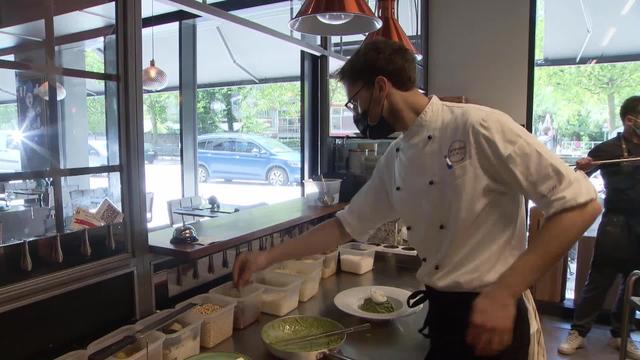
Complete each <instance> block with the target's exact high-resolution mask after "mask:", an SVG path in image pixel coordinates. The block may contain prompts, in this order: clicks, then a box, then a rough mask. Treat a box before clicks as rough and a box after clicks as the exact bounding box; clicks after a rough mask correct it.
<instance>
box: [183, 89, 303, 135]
mask: <svg viewBox="0 0 640 360" xmlns="http://www.w3.org/2000/svg"><path fill="white" fill-rule="evenodd" d="M196 109H197V114H196V117H197V126H198V133H199V134H206V133H211V132H219V131H223V127H222V126H221V124H225V123H226V128H227V129H228V130H229V131H241V132H245V133H255V134H263V133H265V132H266V131H267V130H268V129H269V128H270V126H271V124H270V122H271V120H272V117H274V116H278V117H279V118H300V83H299V82H290V83H274V84H258V85H250V86H238V87H224V88H211V89H200V90H198V96H197V102H196ZM236 123H241V124H242V127H241V128H240V129H237V128H236Z"/></svg>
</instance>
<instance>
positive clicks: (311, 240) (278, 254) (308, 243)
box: [267, 218, 351, 264]
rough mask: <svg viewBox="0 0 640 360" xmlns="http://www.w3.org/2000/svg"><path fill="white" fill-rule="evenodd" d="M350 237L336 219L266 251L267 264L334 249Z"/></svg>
mask: <svg viewBox="0 0 640 360" xmlns="http://www.w3.org/2000/svg"><path fill="white" fill-rule="evenodd" d="M349 238H351V236H350V235H349V233H347V231H346V230H345V229H344V226H342V223H341V222H340V220H338V218H333V219H330V220H327V221H325V222H323V223H322V224H320V225H318V226H316V227H314V228H313V229H311V230H309V231H307V232H305V233H304V234H302V235H300V236H298V237H297V238H295V239H292V240H290V241H286V242H284V243H283V244H281V245H279V246H276V247H273V248H271V249H269V250H268V252H267V258H268V261H269V264H274V263H277V262H280V261H284V260H289V259H295V258H300V257H303V256H309V255H315V254H320V253H323V252H325V251H331V250H334V249H336V248H337V247H338V246H339V245H340V244H342V243H343V242H345V241H347V240H349Z"/></svg>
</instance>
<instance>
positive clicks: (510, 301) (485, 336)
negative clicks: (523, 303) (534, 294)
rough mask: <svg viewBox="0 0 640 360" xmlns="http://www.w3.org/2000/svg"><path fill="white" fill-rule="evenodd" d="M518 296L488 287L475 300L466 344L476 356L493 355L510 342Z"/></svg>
mask: <svg viewBox="0 0 640 360" xmlns="http://www.w3.org/2000/svg"><path fill="white" fill-rule="evenodd" d="M515 318H516V299H514V298H513V296H511V295H510V294H509V293H507V292H506V291H502V290H500V289H498V288H492V287H489V288H487V289H485V290H484V291H482V292H481V293H480V295H478V297H477V298H476V299H475V301H474V302H473V305H472V308H471V319H470V322H469V329H468V330H467V343H468V344H469V345H470V346H471V347H472V348H473V349H474V354H475V355H476V356H493V355H496V354H498V353H499V352H501V351H502V350H504V349H506V348H507V347H508V346H509V345H511V341H512V337H513V323H514V321H515Z"/></svg>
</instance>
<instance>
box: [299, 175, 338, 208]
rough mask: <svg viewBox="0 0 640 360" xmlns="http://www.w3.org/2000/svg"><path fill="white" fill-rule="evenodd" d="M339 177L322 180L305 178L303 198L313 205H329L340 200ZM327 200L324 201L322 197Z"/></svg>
mask: <svg viewBox="0 0 640 360" xmlns="http://www.w3.org/2000/svg"><path fill="white" fill-rule="evenodd" d="M340 183H342V180H341V179H324V183H323V182H322V181H314V180H305V181H304V185H305V196H304V197H305V199H307V200H308V201H310V202H312V203H313V204H315V205H322V206H331V205H335V204H337V203H338V202H340ZM325 195H326V200H328V201H329V203H325V202H324V200H323V199H325Z"/></svg>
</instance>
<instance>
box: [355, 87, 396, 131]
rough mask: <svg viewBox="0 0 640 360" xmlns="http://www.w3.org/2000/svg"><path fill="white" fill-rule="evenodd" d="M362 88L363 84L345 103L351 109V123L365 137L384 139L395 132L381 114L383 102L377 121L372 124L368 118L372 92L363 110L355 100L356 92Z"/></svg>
mask: <svg viewBox="0 0 640 360" xmlns="http://www.w3.org/2000/svg"><path fill="white" fill-rule="evenodd" d="M363 88H364V86H363V87H361V88H360V89H359V90H358V91H356V93H355V94H353V96H352V97H351V99H349V101H347V103H346V104H345V106H346V107H347V109H349V110H351V112H352V113H353V123H354V124H355V125H356V127H357V128H358V131H360V133H361V134H362V135H363V136H364V137H366V138H369V139H384V138H387V137H389V136H390V135H391V134H393V133H394V132H395V130H394V129H393V127H392V126H391V125H390V124H389V122H388V121H387V119H386V118H385V117H384V115H382V112H383V110H384V102H383V103H382V105H381V107H380V116H379V117H378V119H377V121H376V122H375V123H373V124H372V123H371V121H370V119H369V109H370V108H371V102H372V101H373V94H372V95H371V97H370V98H369V104H368V105H367V108H366V109H365V110H362V111H361V110H360V106H359V105H358V104H357V102H356V101H355V98H356V96H358V93H360V91H361V90H362V89H363Z"/></svg>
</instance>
